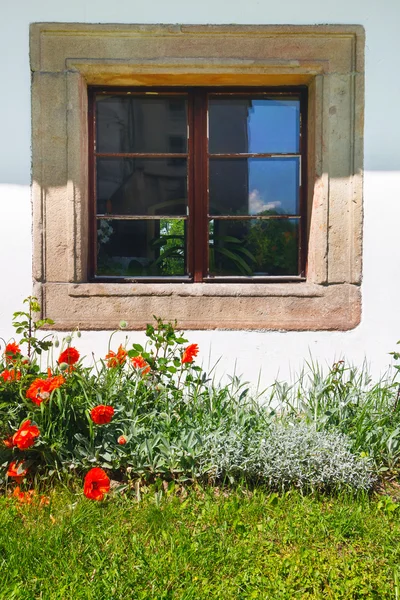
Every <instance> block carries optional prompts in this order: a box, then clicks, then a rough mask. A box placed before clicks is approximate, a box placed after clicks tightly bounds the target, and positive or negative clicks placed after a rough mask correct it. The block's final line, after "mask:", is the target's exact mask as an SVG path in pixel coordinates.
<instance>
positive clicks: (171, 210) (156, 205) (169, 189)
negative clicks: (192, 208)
mask: <svg viewBox="0 0 400 600" xmlns="http://www.w3.org/2000/svg"><path fill="white" fill-rule="evenodd" d="M186 206H187V168H186V158H184V159H181V158H169V159H166V158H135V159H132V158H98V159H97V212H98V214H107V213H109V214H115V215H128V214H130V215H186V210H187V209H186Z"/></svg>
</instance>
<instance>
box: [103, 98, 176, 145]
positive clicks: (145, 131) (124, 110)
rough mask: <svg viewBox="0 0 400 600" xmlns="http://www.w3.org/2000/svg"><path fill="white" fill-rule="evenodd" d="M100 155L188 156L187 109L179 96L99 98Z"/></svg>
mask: <svg viewBox="0 0 400 600" xmlns="http://www.w3.org/2000/svg"><path fill="white" fill-rule="evenodd" d="M96 127H97V135H96V138H97V152H116V153H119V152H143V153H147V152H157V153H171V152H184V153H185V152H186V151H187V107H186V98H185V97H180V96H174V97H165V96H164V97H162V96H157V95H156V96H126V95H125V96H119V95H115V96H113V95H108V94H107V95H104V96H101V95H98V96H97V97H96Z"/></svg>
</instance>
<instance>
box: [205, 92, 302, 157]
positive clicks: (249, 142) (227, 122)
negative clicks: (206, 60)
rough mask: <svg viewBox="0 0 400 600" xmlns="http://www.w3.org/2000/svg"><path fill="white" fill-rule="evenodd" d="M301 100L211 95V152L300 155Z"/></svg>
mask: <svg viewBox="0 0 400 600" xmlns="http://www.w3.org/2000/svg"><path fill="white" fill-rule="evenodd" d="M299 136H300V101H299V100H297V99H287V98H286V99H278V98H262V99H261V98H235V97H232V96H228V97H219V96H214V97H213V96H211V97H210V100H209V152H210V153H211V154H231V153H249V154H256V153H264V154H280V153H284V154H286V153H298V152H299Z"/></svg>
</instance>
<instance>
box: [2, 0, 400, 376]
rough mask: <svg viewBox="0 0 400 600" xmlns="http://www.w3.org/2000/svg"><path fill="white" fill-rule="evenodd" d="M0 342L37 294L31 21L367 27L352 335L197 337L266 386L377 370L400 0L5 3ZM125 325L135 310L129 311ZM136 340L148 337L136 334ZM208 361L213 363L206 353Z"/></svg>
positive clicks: (392, 225)
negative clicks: (341, 368)
mask: <svg viewBox="0 0 400 600" xmlns="http://www.w3.org/2000/svg"><path fill="white" fill-rule="evenodd" d="M0 17H1V18H0V58H1V60H0V81H1V88H2V89H1V94H0V203H1V209H0V274H1V293H0V336H2V337H5V338H6V339H7V338H8V337H10V336H11V335H12V333H13V331H12V328H11V315H12V312H13V311H14V310H17V309H19V308H20V306H21V301H22V299H23V298H24V297H26V296H27V295H29V294H30V293H31V205H30V187H29V186H30V161H31V156H30V71H29V55H28V53H29V36H28V33H29V31H28V27H29V23H30V22H34V21H70V22H88V23H117V22H118V23H154V22H158V23H193V24H196V23H216V24H220V23H221V24H222V23H237V24H285V23H291V24H315V23H331V24H335V23H344V24H361V25H363V26H364V27H365V30H366V112H365V117H366V118H365V188H364V190H365V193H364V206H365V219H364V279H363V287H362V291H363V314H362V322H361V325H360V326H359V327H357V328H356V329H355V330H353V331H351V332H346V333H341V332H337V333H330V332H321V333H314V332H309V333H308V332H306V333H300V332H299V333H280V332H271V333H258V332H234V331H229V332H222V331H221V332H190V334H189V337H190V340H191V341H196V342H198V343H199V344H200V346H201V350H202V358H203V359H204V362H205V364H208V361H209V359H210V360H211V363H213V362H215V361H216V360H217V359H218V358H220V357H221V361H220V363H219V370H220V372H221V373H222V372H233V370H234V368H235V362H236V364H237V366H236V371H237V372H238V373H243V374H244V376H245V378H247V379H248V380H252V381H254V382H255V381H256V380H257V378H258V375H259V372H260V370H261V375H262V381H263V383H268V382H271V380H272V379H273V378H274V377H275V376H276V374H277V373H279V376H280V378H284V377H288V376H289V375H290V373H293V372H295V371H296V370H298V368H299V366H300V365H301V364H302V363H303V359H305V358H307V357H309V355H310V353H311V354H312V356H313V357H315V358H318V359H320V360H322V361H325V360H326V361H328V362H332V361H333V360H334V359H335V358H338V357H340V356H342V355H344V356H346V357H347V358H348V359H349V360H350V361H352V362H355V363H361V362H362V361H363V359H364V358H365V357H366V358H367V360H368V361H369V362H370V363H371V367H372V370H373V372H374V373H375V374H378V373H379V372H381V371H382V370H384V369H385V367H386V366H387V365H388V363H389V356H388V352H389V351H390V350H393V349H394V347H395V344H396V342H397V340H398V339H400V311H399V310H398V303H399V301H400V243H399V239H400V236H399V224H400V110H399V99H400V76H399V70H398V57H399V56H400V35H399V31H398V29H399V25H400V2H399V0H380V1H379V2H378V0H335V2H332V3H331V2H330V3H328V2H321V1H320V0H302V2H299V1H298V0H286V1H285V2H276V0H274V1H272V0H269V1H267V0H229V1H226V0H202V1H200V2H199V1H198V0H196V2H194V1H193V0H169V1H168V2H166V1H165V0H152V1H151V2H144V1H143V0H140V1H138V0H117V1H114V2H110V0H68V2H61V0H58V1H57V0H35V1H32V0H19V2H5V0H3V1H2V3H1V5H0ZM127 320H129V315H127ZM132 337H134V338H136V339H140V338H141V337H142V336H141V334H138V333H133V334H132ZM107 340H108V333H105V332H104V333H103V332H91V333H85V334H84V335H83V336H82V338H81V339H80V340H79V347H80V349H81V350H82V351H83V352H84V353H87V354H90V353H91V351H92V350H93V349H95V350H96V353H99V354H103V353H104V352H105V348H106V345H107ZM209 357H211V358H209Z"/></svg>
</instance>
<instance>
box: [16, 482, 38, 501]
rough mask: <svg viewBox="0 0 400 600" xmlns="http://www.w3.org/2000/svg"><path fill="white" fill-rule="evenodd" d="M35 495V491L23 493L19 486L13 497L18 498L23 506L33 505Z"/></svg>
mask: <svg viewBox="0 0 400 600" xmlns="http://www.w3.org/2000/svg"><path fill="white" fill-rule="evenodd" d="M34 495H35V490H29V491H28V492H21V490H20V488H19V486H17V487H16V488H15V490H14V492H13V497H14V498H17V499H18V501H19V502H21V504H32V496H34Z"/></svg>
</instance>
